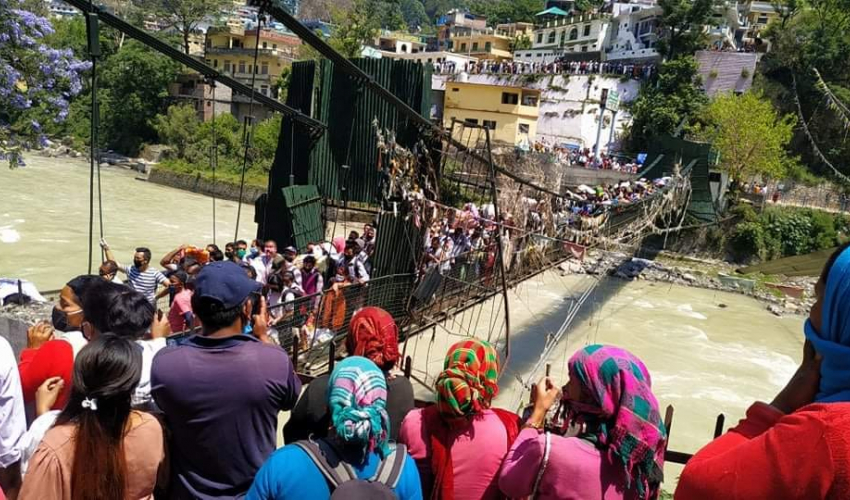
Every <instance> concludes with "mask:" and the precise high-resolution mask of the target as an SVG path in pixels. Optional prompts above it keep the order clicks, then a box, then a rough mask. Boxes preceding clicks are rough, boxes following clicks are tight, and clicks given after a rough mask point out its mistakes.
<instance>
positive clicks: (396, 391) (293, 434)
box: [283, 307, 414, 443]
mask: <svg viewBox="0 0 850 500" xmlns="http://www.w3.org/2000/svg"><path fill="white" fill-rule="evenodd" d="M345 346H346V350H347V351H348V354H349V355H350V356H363V357H365V358H369V359H370V360H371V361H372V362H374V363H375V364H376V365H378V367H379V368H381V370H383V372H384V376H385V377H386V379H387V413H388V414H389V416H390V424H391V425H390V438H391V439H396V438H397V437H398V430H399V428H400V427H401V421H402V420H403V419H404V417H405V415H407V413H408V412H409V411H410V410H412V409H413V404H414V399H413V386H412V385H411V384H410V381H409V380H408V379H407V378H406V377H401V376H397V375H395V374H394V373H393V370H394V369H395V367H396V365H397V364H398V361H399V358H400V357H401V354H400V353H399V350H398V326H397V325H396V323H395V320H394V319H393V317H392V315H390V313H388V312H387V311H385V310H383V309H381V308H379V307H364V308H363V309H360V310H359V311H357V312H356V313H355V314H354V316H352V318H351V323H350V324H349V327H348V335H347V336H346V337H345ZM327 393H328V376H327V375H323V376H320V377H317V378H316V379H314V380H313V381H312V382H310V385H308V386H307V387H306V388H305V389H304V393H303V394H302V395H301V398H300V399H299V400H298V403H297V404H296V405H295V408H293V410H292V413H291V414H290V418H289V421H288V422H287V423H286V425H285V426H284V427H283V439H284V441H286V442H287V443H292V442H295V441H298V440H299V439H307V438H308V437H310V436H314V437H324V436H326V435H327V434H328V429H329V424H330V410H329V409H328V407H327V404H326V403H327Z"/></svg>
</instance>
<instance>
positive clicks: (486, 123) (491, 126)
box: [484, 120, 496, 130]
mask: <svg viewBox="0 0 850 500" xmlns="http://www.w3.org/2000/svg"><path fill="white" fill-rule="evenodd" d="M484 128H489V129H490V130H496V122H495V121H493V120H484Z"/></svg>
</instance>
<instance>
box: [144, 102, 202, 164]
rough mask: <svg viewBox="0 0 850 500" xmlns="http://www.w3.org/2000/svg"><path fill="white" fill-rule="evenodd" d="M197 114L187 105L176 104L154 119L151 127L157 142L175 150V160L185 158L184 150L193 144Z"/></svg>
mask: <svg viewBox="0 0 850 500" xmlns="http://www.w3.org/2000/svg"><path fill="white" fill-rule="evenodd" d="M199 124H200V120H198V113H197V111H195V108H194V107H193V106H191V105H189V104H176V105H174V106H170V107H169V108H168V112H167V113H166V114H165V115H157V116H156V117H154V119H153V121H152V123H151V125H152V126H153V128H154V130H156V133H157V134H159V140H160V142H162V143H163V144H167V145H169V146H171V147H173V148H174V149H175V151H176V152H177V158H180V159H181V160H182V159H183V158H185V157H186V150H187V149H188V148H189V146H190V145H191V144H192V143H194V142H195V140H196V138H197V134H198V125H199Z"/></svg>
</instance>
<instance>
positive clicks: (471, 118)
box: [442, 81, 540, 146]
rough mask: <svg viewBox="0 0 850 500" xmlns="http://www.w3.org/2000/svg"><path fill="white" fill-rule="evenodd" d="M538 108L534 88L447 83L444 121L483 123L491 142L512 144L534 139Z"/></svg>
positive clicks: (447, 123) (459, 82)
mask: <svg viewBox="0 0 850 500" xmlns="http://www.w3.org/2000/svg"><path fill="white" fill-rule="evenodd" d="M539 107H540V90H537V89H529V88H524V87H521V86H505V85H499V84H488V83H480V84H479V83H467V82H461V81H452V82H446V86H445V100H444V104H443V110H442V112H443V124H444V125H445V126H446V127H447V128H448V127H451V123H452V120H457V121H461V122H468V123H474V124H478V125H483V126H485V127H487V128H488V129H490V131H491V132H490V138H491V140H492V141H493V142H495V143H501V144H508V145H512V146H513V145H517V144H520V143H522V142H526V143H527V142H531V141H533V140H534V137H535V134H536V132H537V116H538V109H539ZM455 132H458V131H457V130H456V131H455ZM457 139H458V140H461V141H462V140H463V138H461V137H457Z"/></svg>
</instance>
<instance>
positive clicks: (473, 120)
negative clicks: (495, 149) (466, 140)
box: [463, 118, 478, 125]
mask: <svg viewBox="0 0 850 500" xmlns="http://www.w3.org/2000/svg"><path fill="white" fill-rule="evenodd" d="M463 122H464V123H468V124H469V125H478V119H477V118H464V120H463Z"/></svg>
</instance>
